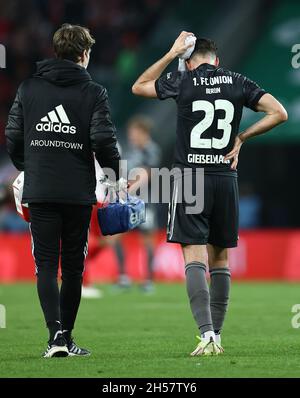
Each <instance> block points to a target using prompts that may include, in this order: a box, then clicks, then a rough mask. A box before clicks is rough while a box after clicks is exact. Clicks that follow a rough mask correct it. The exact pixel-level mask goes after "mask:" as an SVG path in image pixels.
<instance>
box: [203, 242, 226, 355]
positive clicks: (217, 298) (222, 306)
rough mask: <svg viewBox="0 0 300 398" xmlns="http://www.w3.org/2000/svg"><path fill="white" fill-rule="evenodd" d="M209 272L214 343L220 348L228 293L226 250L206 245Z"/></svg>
mask: <svg viewBox="0 0 300 398" xmlns="http://www.w3.org/2000/svg"><path fill="white" fill-rule="evenodd" d="M207 251H208V264H209V272H210V278H211V283H210V308H211V316H212V322H213V327H214V332H215V336H216V343H217V345H218V346H219V348H220V350H221V351H222V352H223V351H224V350H223V348H222V346H221V330H222V327H223V323H224V319H225V315H226V311H227V307H228V301H229V291H230V270H229V267H228V249H226V248H221V247H218V246H215V245H207Z"/></svg>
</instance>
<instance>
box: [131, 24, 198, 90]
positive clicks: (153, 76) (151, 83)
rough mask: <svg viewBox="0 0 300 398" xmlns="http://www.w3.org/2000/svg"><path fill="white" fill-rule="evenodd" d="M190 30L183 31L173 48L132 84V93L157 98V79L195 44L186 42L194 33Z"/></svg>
mask: <svg viewBox="0 0 300 398" xmlns="http://www.w3.org/2000/svg"><path fill="white" fill-rule="evenodd" d="M192 34H193V33H190V32H185V31H183V32H181V33H180V35H179V36H178V37H177V39H176V40H175V42H174V44H173V46H172V48H171V49H170V51H168V52H167V53H166V54H165V55H164V56H163V57H162V58H161V59H160V60H158V61H157V62H155V64H153V65H152V66H150V68H148V69H147V70H146V71H145V72H144V73H142V74H141V76H140V77H139V78H138V79H137V81H136V82H135V83H134V85H133V86H132V93H133V94H135V95H139V96H142V97H147V98H157V93H156V89H155V81H156V80H157V79H158V78H159V77H160V75H161V74H162V72H163V71H164V70H165V69H166V67H167V66H168V65H169V64H170V63H171V62H172V61H173V60H174V59H175V58H176V57H178V56H179V55H180V54H183V53H184V52H185V51H186V50H187V49H188V48H189V47H191V46H192V45H193V44H192V43H190V44H188V45H186V44H185V39H186V38H187V37H188V36H190V35H192Z"/></svg>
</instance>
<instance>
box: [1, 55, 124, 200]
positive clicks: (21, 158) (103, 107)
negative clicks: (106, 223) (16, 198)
mask: <svg viewBox="0 0 300 398" xmlns="http://www.w3.org/2000/svg"><path fill="white" fill-rule="evenodd" d="M5 135H6V139H7V149H8V153H9V155H10V157H11V159H12V162H13V163H14V165H15V166H16V168H17V169H18V170H24V171H25V182H24V192H23V202H24V203H33V202H39V203H40V202H54V203H56V202H58V203H74V204H93V203H95V202H96V197H95V184H96V181H95V168H94V157H93V152H94V153H95V156H96V158H97V160H98V162H99V164H100V165H101V166H102V167H109V168H111V169H113V170H114V171H115V173H116V177H117V179H118V178H119V173H118V171H119V160H120V155H119V151H118V149H117V145H116V144H117V140H116V136H115V127H114V125H113V123H112V121H111V117H110V110H109V105H108V98H107V92H106V89H105V88H103V87H102V86H100V85H99V84H97V83H95V82H93V81H92V79H91V77H90V75H89V73H88V72H87V71H86V70H85V69H84V68H83V67H81V66H79V65H77V64H75V63H74V62H71V61H68V60H58V59H50V60H45V61H42V62H38V64H37V73H36V74H35V75H34V76H33V77H32V78H30V79H28V80H25V81H24V82H23V83H22V84H21V85H20V87H19V89H18V92H17V95H16V98H15V101H14V103H13V106H12V108H11V110H10V112H9V116H8V123H7V126H6V131H5Z"/></svg>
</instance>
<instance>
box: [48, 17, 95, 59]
mask: <svg viewBox="0 0 300 398" xmlns="http://www.w3.org/2000/svg"><path fill="white" fill-rule="evenodd" d="M94 43H95V39H94V38H93V37H92V35H91V34H90V31H89V29H88V28H85V27H83V26H80V25H70V24H68V23H65V24H63V25H62V26H61V27H60V28H59V29H58V30H57V31H56V32H55V33H54V36H53V48H54V52H55V54H56V56H57V58H61V59H68V60H70V61H73V62H78V61H79V59H80V57H81V56H82V54H83V52H84V50H87V51H88V50H89V49H90V48H91V47H92V45H93V44H94Z"/></svg>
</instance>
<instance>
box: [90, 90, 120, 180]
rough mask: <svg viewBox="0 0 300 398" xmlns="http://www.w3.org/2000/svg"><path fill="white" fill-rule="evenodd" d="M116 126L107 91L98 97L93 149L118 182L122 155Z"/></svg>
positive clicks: (92, 133) (91, 134)
mask: <svg viewBox="0 0 300 398" xmlns="http://www.w3.org/2000/svg"><path fill="white" fill-rule="evenodd" d="M115 131H116V129H115V126H114V124H113V123H112V120H111V116H110V108H109V103H108V96H107V91H106V89H102V91H100V92H99V93H98V95H97V99H96V103H95V107H94V111H93V114H92V119H91V125H90V138H91V148H92V151H93V152H95V156H96V159H97V161H98V163H99V164H100V166H101V167H102V168H104V167H107V168H111V169H112V170H113V171H114V172H115V174H116V179H117V180H118V179H119V177H120V175H119V161H120V159H121V158H120V154H119V150H118V147H117V138H116V134H115Z"/></svg>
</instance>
